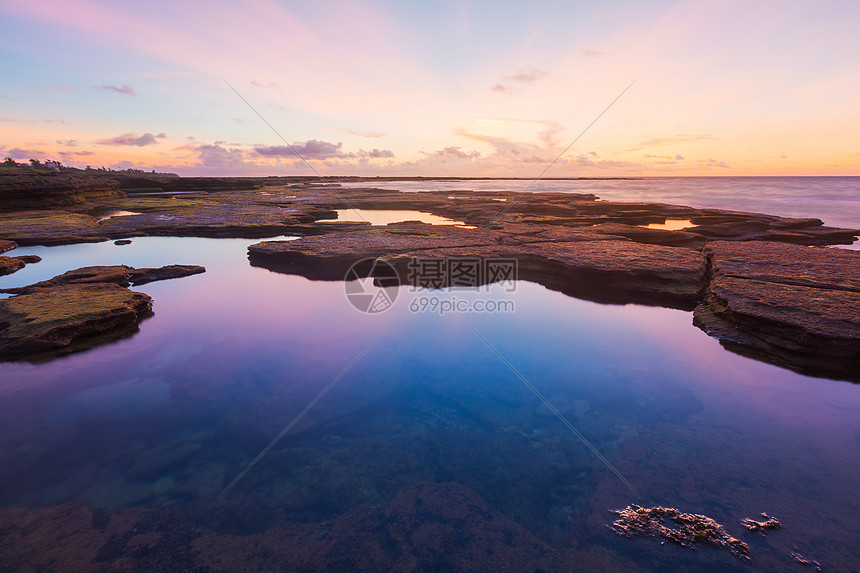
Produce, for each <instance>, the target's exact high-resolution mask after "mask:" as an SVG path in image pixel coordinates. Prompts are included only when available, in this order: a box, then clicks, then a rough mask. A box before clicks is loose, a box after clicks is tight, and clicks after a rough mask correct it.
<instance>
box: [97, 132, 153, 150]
mask: <svg viewBox="0 0 860 573" xmlns="http://www.w3.org/2000/svg"><path fill="white" fill-rule="evenodd" d="M164 137H167V136H166V135H165V134H164V133H159V134H158V135H153V134H151V133H144V134H143V135H140V136H137V135H135V134H133V133H124V134H123V135H117V136H116V137H109V138H106V139H99V140H98V141H96V143H98V144H99V145H136V146H137V147H144V146H146V145H153V144H155V143H158V141H157V139H161V138H164Z"/></svg>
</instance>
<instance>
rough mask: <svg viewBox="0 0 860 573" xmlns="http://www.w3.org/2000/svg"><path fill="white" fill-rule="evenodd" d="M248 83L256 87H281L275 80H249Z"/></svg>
mask: <svg viewBox="0 0 860 573" xmlns="http://www.w3.org/2000/svg"><path fill="white" fill-rule="evenodd" d="M250 83H251V85H252V86H257V87H258V88H279V87H281V86H280V85H278V84H277V83H275V82H263V81H260V80H251V82H250Z"/></svg>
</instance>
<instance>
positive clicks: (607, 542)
mask: <svg viewBox="0 0 860 573" xmlns="http://www.w3.org/2000/svg"><path fill="white" fill-rule="evenodd" d="M252 242H254V241H250V240H242V239H196V238H163V237H148V238H136V239H134V241H133V243H132V244H131V245H127V246H115V245H113V244H112V243H99V244H83V245H69V246H60V247H31V248H21V249H18V250H16V251H14V252H12V253H10V254H12V255H20V254H38V255H40V256H41V257H42V258H43V261H42V262H40V263H37V264H33V265H28V266H27V267H26V268H25V269H23V270H21V271H19V272H18V273H16V274H14V275H10V276H7V277H2V278H0V286H2V287H9V286H20V285H23V284H29V283H32V282H36V281H38V280H42V279H46V278H50V277H52V276H54V275H56V274H59V273H61V272H64V271H66V270H69V269H71V268H77V267H80V266H84V265H94V264H128V265H132V266H138V267H142V266H161V265H166V264H173V263H182V264H200V265H204V266H206V267H207V272H206V273H205V274H202V275H197V276H193V277H187V278H183V279H176V280H169V281H163V282H156V283H150V284H147V285H145V286H142V287H138V288H136V289H135V290H141V291H143V292H146V293H148V294H150V295H151V296H152V297H153V299H154V311H155V315H154V316H153V317H152V318H150V319H147V320H145V321H144V322H143V323H142V324H141V328H140V332H139V333H137V334H136V335H134V336H133V337H131V338H127V339H124V340H120V341H117V342H115V343H113V344H110V345H108V346H103V347H100V348H95V349H92V350H89V351H87V352H83V353H78V354H73V355H70V356H67V357H64V358H60V359H57V360H54V361H51V362H47V363H43V364H29V363H3V364H0V505H2V506H15V507H25V508H27V509H28V510H36V509H38V508H42V507H46V506H52V505H57V504H61V503H64V502H67V501H70V500H86V501H87V502H89V503H90V504H92V505H93V506H95V507H98V508H103V509H106V510H112V509H116V508H122V507H170V508H172V511H175V512H176V514H177V515H178V516H180V517H181V518H182V519H185V520H188V521H189V522H191V523H194V524H197V525H199V527H201V528H205V529H207V530H211V531H215V532H218V533H223V534H231V535H237V536H245V535H252V534H263V533H265V532H267V531H276V530H277V528H288V527H292V526H294V525H295V524H309V527H310V529H311V531H324V532H325V533H324V534H325V535H338V533H337V532H338V531H339V529H338V528H337V527H336V524H337V523H339V522H338V520H339V519H341V517H342V516H344V515H346V514H348V513H349V512H350V511H354V510H355V508H361V507H367V508H374V507H387V506H385V505H384V504H387V503H390V502H391V501H392V500H393V499H396V498H397V496H398V494H400V493H401V492H404V491H409V490H410V488H413V487H418V486H421V487H426V485H424V486H422V485H421V484H428V483H429V484H449V485H448V486H446V487H450V484H456V487H457V488H461V489H460V490H458V491H461V490H462V491H468V492H471V493H470V495H474V496H476V497H479V498H481V499H483V500H485V501H486V503H487V504H488V505H489V507H490V508H491V509H490V510H488V511H491V512H492V513H493V515H498V516H499V517H498V519H500V520H503V521H504V522H505V523H510V524H514V525H515V526H516V528H517V529H509V530H508V531H513V532H520V533H510V535H512V536H513V538H516V537H517V536H518V535H519V536H526V535H528V536H533V537H534V538H536V539H537V540H539V542H540V543H542V544H544V546H545V547H547V548H548V549H547V551H555V552H558V553H559V554H560V555H568V556H569V557H568V558H570V559H573V557H570V555H574V556H576V555H579V556H582V559H585V558H586V557H589V558H595V559H597V558H600V559H604V561H602V562H603V563H606V564H607V567H609V568H614V569H622V570H623V569H627V568H632V567H638V568H640V569H644V570H654V571H662V570H669V569H674V570H687V571H713V570H724V571H734V570H738V571H740V570H762V571H783V570H784V571H794V570H797V568H798V567H799V565H797V563H795V562H794V561H792V559H791V558H790V557H789V556H788V552H789V551H792V550H795V551H799V552H800V553H802V554H803V555H806V556H809V557H810V558H813V559H815V560H818V561H819V562H821V564H822V565H823V567H824V570H851V569H852V568H856V565H857V564H858V563H860V548H858V547H857V544H856V539H855V537H856V531H857V530H858V528H860V522H858V517H857V516H858V515H860V486H858V481H857V475H858V473H860V423H858V416H857V412H858V411H860V410H858V409H860V386H857V385H852V384H849V383H845V382H838V381H833V380H826V379H816V378H810V377H806V376H802V375H799V374H795V373H793V372H790V371H786V370H782V369H779V368H777V367H775V366H771V365H768V364H764V363H760V362H756V361H753V360H750V359H747V358H744V357H742V356H738V355H736V354H732V353H730V352H727V351H725V350H724V349H723V348H722V347H721V346H720V344H719V343H718V342H717V341H716V340H714V339H712V338H710V337H708V336H707V335H706V334H704V333H703V332H701V331H699V330H698V329H696V328H695V327H693V326H692V324H691V315H690V313H688V312H683V311H678V310H671V309H662V308H655V307H644V306H635V305H628V306H610V305H600V304H596V303H592V302H587V301H582V300H577V299H573V298H569V297H567V296H565V295H562V294H560V293H557V292H553V291H549V290H547V289H545V288H544V287H542V286H539V285H536V284H533V283H527V282H522V281H520V282H518V283H516V288H515V290H513V291H512V292H508V291H507V290H505V289H501V288H499V287H498V285H496V286H495V287H494V286H490V287H488V288H485V289H483V290H480V291H478V292H472V291H451V292H448V291H429V292H428V291H423V292H411V291H410V290H409V289H408V288H407V287H402V290H401V292H400V293H399V296H398V297H397V301H396V303H395V305H394V306H393V307H392V308H391V309H389V310H388V311H386V312H384V313H379V314H373V315H369V314H363V313H361V312H358V311H357V310H355V309H354V308H353V307H352V306H351V305H350V304H349V302H348V300H347V298H346V296H345V294H344V284H343V283H340V282H316V281H310V280H307V279H305V278H302V277H298V276H290V275H284V274H275V273H272V272H269V271H267V270H264V269H261V268H255V267H251V266H250V265H249V264H248V261H247V258H246V248H247V246H248V245H249V244H250V243H252ZM420 297H437V298H438V299H440V300H442V299H452V298H456V299H458V300H464V301H467V302H468V303H469V304H468V305H467V306H469V308H471V309H474V308H476V305H474V304H472V303H474V302H475V301H479V300H480V301H486V300H494V301H499V300H510V301H512V302H513V303H514V305H515V306H514V308H515V310H514V311H513V312H505V313H490V312H468V311H464V312H457V313H454V312H451V313H439V312H418V311H416V309H420V308H421V305H414V304H410V302H412V301H415V300H418V299H419V298H420ZM424 308H425V309H426V308H430V307H429V306H426V305H424ZM433 308H440V306H439V305H435V306H433ZM377 337H378V338H377ZM373 341H375V342H373ZM357 357H358V359H357V360H356V358H357ZM350 364H352V365H351V366H350ZM333 380H337V382H336V383H335V384H334V385H333V386H332V387H331V388H330V389H329V390H328V392H326V393H325V394H324V395H322V397H321V398H320V399H319V400H318V401H317V402H316V403H315V404H314V405H313V407H311V408H310V409H309V410H308V411H307V413H306V414H305V415H304V416H303V417H301V418H300V419H299V420H298V421H297V422H296V423H295V424H294V425H293V426H292V427H291V429H290V430H289V431H288V432H286V433H285V434H284V435H283V437H282V438H281V439H280V440H278V441H277V442H275V443H274V445H273V446H272V447H271V449H270V450H268V451H267V453H265V455H264V456H262V457H261V458H260V459H259V461H258V462H257V463H256V464H254V465H253V466H251V467H250V469H248V467H249V464H251V462H252V461H253V460H254V458H255V457H256V456H258V454H260V453H261V452H262V451H263V450H264V448H266V446H267V445H268V444H270V443H272V440H273V439H274V438H275V437H276V436H277V435H278V434H279V433H280V432H282V431H283V429H284V428H285V427H287V426H288V425H289V424H290V423H291V422H292V421H293V420H294V419H295V418H296V416H297V415H298V414H299V413H300V412H302V410H304V409H305V408H306V407H307V406H308V404H309V403H311V401H312V400H314V399H315V398H316V397H317V396H319V395H320V393H321V391H322V390H323V389H324V388H326V386H327V385H329V384H330V383H331V382H332V381H333ZM524 380H525V381H527V382H528V384H530V385H532V386H533V387H534V388H535V389H536V390H538V391H539V393H540V394H542V395H543V396H544V397H545V398H546V400H547V401H548V402H549V403H550V404H552V406H553V407H554V408H555V409H556V410H557V411H558V412H559V413H561V414H562V415H563V416H564V417H565V418H566V419H567V420H568V421H569V422H570V423H571V425H572V426H574V427H575V428H576V430H577V431H578V432H579V434H581V436H582V437H583V438H585V439H586V440H588V442H589V443H590V444H591V446H593V448H594V449H595V450H596V451H598V452H599V453H600V454H601V455H602V456H603V457H604V458H605V460H606V463H604V462H603V461H601V459H600V458H598V456H597V455H595V453H594V451H592V450H591V449H590V448H589V447H588V446H587V445H586V444H584V443H583V441H582V440H581V439H580V437H579V436H577V435H576V434H575V433H574V432H572V431H571V430H570V429H569V428H568V427H567V426H566V425H565V424H564V423H562V421H561V420H560V419H559V418H558V417H556V415H555V414H554V413H553V411H552V410H551V409H550V408H549V407H548V406H547V405H546V404H545V403H544V402H542V401H541V399H539V398H538V397H537V396H536V394H535V393H534V392H533V391H532V390H531V389H530V388H529V386H528V384H526V383H525V382H524ZM607 464H609V465H611V468H614V470H615V471H617V472H618V473H619V474H621V475H622V476H623V477H624V478H625V479H626V480H627V481H628V482H629V484H630V485H631V486H632V488H633V489H631V488H630V487H628V486H627V485H625V483H624V482H623V481H622V480H621V479H619V477H618V476H617V475H616V474H615V473H614V472H613V471H612V469H611V468H610V467H609V465H607ZM246 469H247V472H246V473H244V474H243V473H242V472H243V471H244V470H246ZM240 475H242V477H241V479H239V480H238V481H237V482H236V483H235V485H234V486H233V487H232V488H230V489H229V491H226V492H225V491H224V490H225V488H226V487H227V486H228V484H230V483H231V482H233V481H234V480H235V478H236V477H237V476H240ZM634 490H635V491H634ZM440 503H450V504H451V505H452V511H455V510H456V512H459V513H460V514H463V513H465V514H468V512H470V511H474V512H478V513H480V512H484V510H480V511H479V510H477V509H474V507H472V506H468V507H467V506H462V507H461V506H457V505H456V504H457V503H459V502H458V501H457V499H456V498H454V497H451V498H450V499H449V498H445V500H444V501H443V502H440ZM631 503H637V504H639V505H644V506H652V505H663V506H668V507H675V508H678V509H680V510H682V511H685V512H689V513H701V514H705V515H707V516H709V517H712V518H713V519H715V520H717V521H718V522H719V523H721V524H723V525H724V526H725V527H726V529H727V531H728V532H729V533H730V534H732V535H734V536H735V537H739V538H741V539H742V540H744V541H746V542H747V543H749V544H750V547H751V550H750V555H751V558H752V561H751V562H742V561H740V560H738V559H737V558H736V557H734V556H732V555H731V554H729V553H728V552H721V551H716V550H709V549H707V548H704V547H703V548H700V550H699V551H696V552H693V551H690V550H688V549H686V548H683V547H679V546H675V545H672V544H670V543H667V544H665V545H661V544H659V543H658V542H656V541H653V540H650V539H633V540H629V539H623V538H619V537H617V536H616V535H615V534H613V533H612V532H611V531H610V530H608V529H607V528H606V525H607V524H609V523H611V522H612V520H613V519H614V516H613V515H612V514H610V513H609V510H611V509H619V508H623V507H625V506H627V505H629V504H631ZM363 504H364V505H363ZM470 507H472V509H469V508H470ZM368 512H370V509H368ZM761 512H767V513H768V514H770V515H772V516H775V517H777V518H778V519H779V520H780V521H781V522H782V524H783V528H782V529H781V530H778V531H773V532H771V533H769V534H768V536H767V537H762V536H760V535H758V534H752V533H748V532H746V531H745V530H744V529H743V528H742V527H741V526H740V521H741V520H742V519H743V518H745V517H753V518H758V516H759V514H760V513H761ZM485 513H486V512H484V513H481V515H484V514H485ZM392 519H393V518H392ZM440 519H441V518H440ZM475 523H477V522H475ZM325 524H329V525H325ZM331 524H335V526H332V525H331ZM432 525H433V524H432V523H428V524H427V526H428V527H430V526H432ZM437 525H438V524H437ZM439 526H440V527H441V525H439ZM511 527H513V525H512V526H511ZM315 528H316V529H315ZM320 528H322V529H320ZM475 528H476V530H475V531H470V530H466V531H460V532H459V533H458V535H460V536H462V537H463V538H469V536H472V535H473V534H474V535H477V534H478V529H479V525H475ZM329 531H331V533H328V532H329ZM359 533H361V534H362V535H366V536H369V537H370V538H372V537H373V536H375V535H379V534H378V533H377V532H376V530H368V531H361V532H359ZM321 535H323V534H321ZM529 539H531V537H529ZM411 543H413V544H414V546H415V547H417V548H418V549H420V550H422V551H424V554H425V555H436V554H437V553H439V552H440V551H442V552H444V551H447V550H445V549H440V547H439V545H438V543H437V542H436V541H434V538H433V537H432V536H429V537H421V538H416V539H413V540H412V541H411ZM512 543H513V542H512ZM536 543H537V542H536ZM422 544H423V545H422ZM418 549H416V551H418ZM354 550H355V551H356V552H361V551H363V549H362V547H360V546H357V547H355V549H354ZM571 552H573V553H571ZM595 556H596V557H595ZM526 557H527V556H523V559H526ZM482 558H486V559H487V563H489V562H491V560H492V556H491V555H489V554H487V555H485V556H481V555H478V556H475V558H474V559H475V562H474V564H475V566H479V565H480V563H481V559H482Z"/></svg>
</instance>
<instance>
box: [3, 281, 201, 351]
mask: <svg viewBox="0 0 860 573" xmlns="http://www.w3.org/2000/svg"><path fill="white" fill-rule="evenodd" d="M205 270H206V269H205V268H204V267H200V266H195V265H168V266H165V267H161V268H154V269H152V268H144V269H135V268H133V267H128V266H125V265H115V266H102V267H84V268H81V269H76V270H73V271H69V272H67V273H64V274H62V275H59V276H56V277H54V278H52V279H50V280H47V281H42V282H39V283H36V284H33V285H29V286H25V287H19V288H10V289H4V290H3V291H2V292H6V293H12V294H15V295H16V296H13V297H10V298H7V299H4V300H0V360H29V361H43V360H48V359H51V358H55V357H57V356H61V355H64V354H69V353H71V352H76V351H78V350H83V349H86V348H91V347H93V346H97V345H99V344H103V343H105V342H110V341H112V340H117V339H119V338H124V337H126V336H130V335H131V334H133V333H135V332H137V330H138V324H139V323H140V321H141V320H143V319H144V318H146V317H148V316H150V315H151V314H152V299H151V298H150V297H149V296H148V295H146V294H144V293H140V292H134V291H131V290H129V289H128V288H126V287H127V286H129V285H138V284H145V283H148V282H152V281H156V280H164V279H168V278H176V277H183V276H189V275H193V274H198V273H202V272H204V271H205Z"/></svg>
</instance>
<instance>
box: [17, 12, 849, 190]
mask: <svg viewBox="0 0 860 573" xmlns="http://www.w3.org/2000/svg"><path fill="white" fill-rule="evenodd" d="M858 25H860V3H858V2H856V1H845V2H835V1H826V0H825V1H808V2H807V1H792V0H781V1H767V0H764V1H752V2H750V1H748V0H747V1H743V2H740V1H737V2H736V1H732V0H726V1H720V2H713V1H702V0H695V1H682V2H675V1H660V0H654V1H631V0H614V1H613V0H609V1H605V2H578V1H570V0H568V1H562V2H507V1H493V2H490V1H486V2H478V1H475V2H466V1H460V2H412V1H391V2H324V3H315V2H303V3H298V2H278V1H274V0H243V1H242V2H226V1H225V2H203V1H196V0H195V1H184V2H183V1H177V0H173V1H161V0H155V1H147V2H141V1H139V0H138V1H135V2H123V1H112V2H107V1H104V2H98V1H93V0H71V1H62V0H43V1H42V2H39V3H33V2H31V1H24V0H2V2H0V51H2V53H0V156H2V157H8V156H11V157H12V158H14V159H16V160H19V161H23V160H26V159H29V158H31V157H33V158H37V159H46V158H53V159H58V160H60V161H62V162H63V163H64V164H69V165H75V166H85V165H92V166H106V167H113V168H126V167H135V168H141V169H146V170H151V169H155V170H159V171H170V172H175V173H180V174H183V175H246V174H248V175H252V174H253V175H269V174H311V173H312V171H311V170H310V168H309V167H308V166H307V165H305V164H304V163H303V162H301V161H300V160H298V159H297V157H296V156H295V154H294V153H293V152H292V150H291V149H290V148H289V146H287V145H285V143H284V141H282V140H281V139H280V138H279V137H278V135H276V134H275V133H274V132H273V131H272V130H271V129H270V128H269V127H268V126H267V125H266V123H264V121H263V120H262V119H260V117H258V116H257V115H256V114H255V112H254V111H253V110H252V109H251V108H250V107H249V106H248V105H246V104H245V103H244V102H243V101H242V99H241V98H240V97H239V96H237V95H236V93H234V92H233V90H231V88H230V87H229V86H228V82H229V84H230V85H232V86H233V88H235V90H236V91H238V92H239V94H241V95H242V96H243V97H244V98H245V99H246V100H247V101H248V102H249V103H250V104H251V105H252V106H253V107H254V108H255V109H256V111H257V112H259V114H260V115H261V116H262V117H263V118H265V120H266V121H268V122H269V123H270V124H271V125H272V126H273V127H274V128H275V129H276V130H277V131H278V132H279V133H280V134H281V135H282V136H283V138H284V139H285V140H286V141H287V142H289V143H290V144H291V145H292V146H293V147H294V149H296V150H297V151H298V152H299V153H301V154H302V155H303V156H304V157H305V158H306V159H307V160H308V161H309V162H310V163H311V164H312V165H313V167H314V168H315V169H317V170H318V171H319V172H321V173H323V174H343V175H463V176H520V177H532V176H537V175H538V174H539V173H541V172H542V171H543V170H544V168H545V167H546V166H547V165H548V164H549V163H550V162H552V161H553V160H554V159H556V158H557V157H558V156H559V154H561V153H562V151H563V150H564V149H565V148H566V147H567V146H568V145H569V144H570V143H571V142H572V141H573V140H574V139H575V138H576V137H577V136H578V135H579V134H580V133H581V132H582V131H583V130H584V129H586V127H587V126H588V125H589V124H590V123H591V122H592V121H593V120H594V119H595V118H596V117H597V116H598V115H599V114H600V113H601V112H602V111H603V110H604V109H605V108H606V107H607V106H609V105H610V103H611V102H612V101H613V100H614V99H615V98H616V97H617V96H618V95H619V94H621V93H622V92H623V91H624V89H625V88H627V87H628V86H629V85H630V84H631V83H633V85H632V86H631V87H630V89H629V90H628V91H627V92H626V93H624V95H623V96H621V97H620V98H619V99H618V101H617V102H616V103H615V104H614V105H612V106H611V107H610V109H609V110H608V111H606V113H605V114H604V115H603V116H602V117H600V119H598V120H597V121H596V122H595V123H594V125H593V126H592V127H591V128H590V129H588V130H587V131H586V132H585V134H584V135H583V136H582V137H581V138H580V139H579V141H578V142H577V143H576V144H575V145H573V146H572V147H571V148H570V150H569V151H568V152H567V153H566V154H564V155H563V156H562V157H561V159H559V161H558V162H557V163H556V164H555V165H554V166H553V167H552V168H551V169H550V170H549V171H548V172H547V174H546V175H547V176H554V177H563V176H574V177H576V176H605V177H612V176H637V175H651V176H657V175H860V105H858V103H860V33H858V31H857V28H858Z"/></svg>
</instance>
